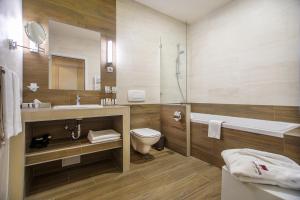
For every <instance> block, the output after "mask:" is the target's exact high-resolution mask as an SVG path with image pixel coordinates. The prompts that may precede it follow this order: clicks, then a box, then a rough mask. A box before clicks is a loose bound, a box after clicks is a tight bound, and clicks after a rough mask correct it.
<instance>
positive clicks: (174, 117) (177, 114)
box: [173, 111, 182, 122]
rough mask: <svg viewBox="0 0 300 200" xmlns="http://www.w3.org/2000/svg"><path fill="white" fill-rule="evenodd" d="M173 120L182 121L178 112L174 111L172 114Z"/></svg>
mask: <svg viewBox="0 0 300 200" xmlns="http://www.w3.org/2000/svg"><path fill="white" fill-rule="evenodd" d="M173 119H174V120H175V121H176V122H178V121H180V120H181V119H182V115H181V112H180V111H175V112H174V114H173Z"/></svg>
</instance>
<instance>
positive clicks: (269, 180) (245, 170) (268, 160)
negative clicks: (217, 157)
mask: <svg viewBox="0 0 300 200" xmlns="http://www.w3.org/2000/svg"><path fill="white" fill-rule="evenodd" d="M222 157H223V159H224V161H225V163H226V166H227V167H228V169H229V171H230V173H231V174H233V175H235V176H236V177H237V178H238V179H239V180H240V181H243V182H252V183H261V184H270V185H278V186H281V187H284V188H291V189H298V190H299V189H300V166H299V165H298V164H297V163H295V162H294V161H293V160H291V159H289V158H287V157H285V156H282V155H278V154H273V153H268V152H263V151H257V150H253V149H230V150H225V151H223V152H222Z"/></svg>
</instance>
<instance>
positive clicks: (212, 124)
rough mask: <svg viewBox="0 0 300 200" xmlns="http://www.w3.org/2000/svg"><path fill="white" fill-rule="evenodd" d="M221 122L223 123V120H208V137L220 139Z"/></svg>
mask: <svg viewBox="0 0 300 200" xmlns="http://www.w3.org/2000/svg"><path fill="white" fill-rule="evenodd" d="M222 123H223V121H220V120H209V122H208V137H210V138H216V139H220V138H221V129H222Z"/></svg>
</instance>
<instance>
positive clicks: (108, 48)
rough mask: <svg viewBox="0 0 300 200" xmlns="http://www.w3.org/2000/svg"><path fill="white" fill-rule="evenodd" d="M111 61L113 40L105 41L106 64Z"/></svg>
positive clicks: (110, 63)
mask: <svg viewBox="0 0 300 200" xmlns="http://www.w3.org/2000/svg"><path fill="white" fill-rule="evenodd" d="M112 63H113V42H112V40H108V41H107V65H112Z"/></svg>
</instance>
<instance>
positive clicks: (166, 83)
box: [160, 35, 187, 104]
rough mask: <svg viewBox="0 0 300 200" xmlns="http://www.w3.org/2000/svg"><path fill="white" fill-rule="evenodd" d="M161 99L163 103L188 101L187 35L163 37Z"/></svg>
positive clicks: (161, 47) (161, 46)
mask: <svg viewBox="0 0 300 200" xmlns="http://www.w3.org/2000/svg"><path fill="white" fill-rule="evenodd" d="M160 82H161V84H160V85H161V86H160V97H161V98H160V99H161V103H162V104H178V103H186V102H187V48H186V37H185V35H182V36H178V37H177V38H175V39H174V38H171V39H170V38H161V41H160Z"/></svg>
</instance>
